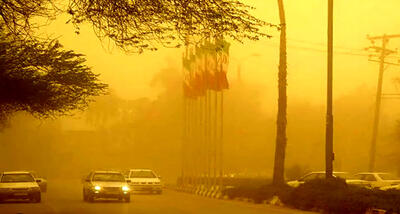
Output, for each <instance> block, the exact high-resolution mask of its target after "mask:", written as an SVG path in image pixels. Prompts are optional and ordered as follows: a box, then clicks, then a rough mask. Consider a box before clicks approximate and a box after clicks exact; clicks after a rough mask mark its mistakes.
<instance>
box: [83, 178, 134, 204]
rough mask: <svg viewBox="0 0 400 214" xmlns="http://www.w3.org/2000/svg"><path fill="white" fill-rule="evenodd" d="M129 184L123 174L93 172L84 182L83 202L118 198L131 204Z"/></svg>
mask: <svg viewBox="0 0 400 214" xmlns="http://www.w3.org/2000/svg"><path fill="white" fill-rule="evenodd" d="M128 182H129V181H127V180H126V179H125V177H124V175H122V173H121V172H117V171H93V172H91V173H89V175H88V176H87V177H86V178H85V179H84V180H83V200H84V201H88V202H93V201H94V200H95V199H109V198H116V199H118V200H120V201H122V200H125V202H130V200H131V196H130V194H131V192H130V188H129V185H128Z"/></svg>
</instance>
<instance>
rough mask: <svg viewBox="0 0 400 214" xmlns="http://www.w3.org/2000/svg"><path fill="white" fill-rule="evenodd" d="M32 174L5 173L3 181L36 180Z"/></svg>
mask: <svg viewBox="0 0 400 214" xmlns="http://www.w3.org/2000/svg"><path fill="white" fill-rule="evenodd" d="M34 181H35V180H34V179H33V177H32V175H30V174H4V175H3V177H2V178H1V183H16V182H34Z"/></svg>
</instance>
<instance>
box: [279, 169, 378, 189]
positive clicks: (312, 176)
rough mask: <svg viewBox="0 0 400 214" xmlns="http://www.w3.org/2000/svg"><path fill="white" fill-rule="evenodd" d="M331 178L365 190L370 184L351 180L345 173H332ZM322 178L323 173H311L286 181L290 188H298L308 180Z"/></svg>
mask: <svg viewBox="0 0 400 214" xmlns="http://www.w3.org/2000/svg"><path fill="white" fill-rule="evenodd" d="M333 176H334V177H338V178H343V179H344V180H345V181H346V183H347V184H350V185H357V186H361V187H366V188H368V187H370V184H369V183H368V182H367V181H363V180H360V179H354V178H351V177H350V174H349V173H347V172H333ZM324 178H325V172H324V171H320V172H311V173H308V174H306V175H304V176H303V177H301V178H300V179H298V180H295V181H288V182H287V185H289V186H292V187H298V186H300V184H303V183H305V182H306V181H310V180H314V179H324Z"/></svg>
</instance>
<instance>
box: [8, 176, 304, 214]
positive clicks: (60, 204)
mask: <svg viewBox="0 0 400 214" xmlns="http://www.w3.org/2000/svg"><path fill="white" fill-rule="evenodd" d="M81 192H82V185H81V183H80V182H79V181H68V182H67V181H57V182H51V181H49V185H48V192H47V193H45V194H43V195H42V200H43V201H42V203H40V204H34V203H28V202H24V201H13V202H10V201H8V202H2V203H0V213H1V214H16V213H21V214H36V213H40V214H50V213H59V214H64V213H65V214H66V213H68V214H69V213H71V214H80V213H82V214H86V213H88V214H91V213H105V214H113V213H115V214H126V213H134V214H152V213H155V214H203V213H204V214H214V213H215V214H225V213H226V214H236V213H243V214H259V213H263V214H265V213H268V214H305V213H309V212H303V211H297V210H291V209H286V208H280V207H272V206H268V205H263V204H251V203H246V202H238V201H228V200H215V199H209V198H204V197H200V196H196V195H191V194H187V193H180V192H175V191H173V190H165V191H164V193H163V194H162V195H132V198H131V202H130V203H125V202H119V201H114V200H108V201H96V202H94V203H87V202H83V200H82V194H81Z"/></svg>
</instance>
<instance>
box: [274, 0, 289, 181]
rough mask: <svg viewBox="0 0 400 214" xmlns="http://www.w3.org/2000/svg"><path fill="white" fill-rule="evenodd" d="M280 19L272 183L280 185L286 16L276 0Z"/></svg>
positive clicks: (285, 70) (283, 144) (285, 77)
mask: <svg viewBox="0 0 400 214" xmlns="http://www.w3.org/2000/svg"><path fill="white" fill-rule="evenodd" d="M278 6H279V20H280V30H281V35H280V49H279V72H278V78H279V79H278V91H279V95H278V117H277V121H276V125H277V129H276V144H275V162H274V175H273V184H274V185H282V184H284V182H285V179H284V171H285V152H286V142H287V137H286V124H287V120H286V112H287V95H286V86H287V55H286V18H285V9H284V5H283V0H278Z"/></svg>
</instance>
